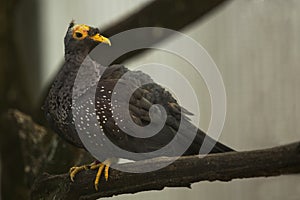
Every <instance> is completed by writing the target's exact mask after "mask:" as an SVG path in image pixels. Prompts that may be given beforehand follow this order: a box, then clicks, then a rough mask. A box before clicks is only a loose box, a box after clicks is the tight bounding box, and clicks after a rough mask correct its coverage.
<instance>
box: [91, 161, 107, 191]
mask: <svg viewBox="0 0 300 200" xmlns="http://www.w3.org/2000/svg"><path fill="white" fill-rule="evenodd" d="M111 164H112V160H111V159H107V160H105V161H104V162H103V163H96V162H94V164H93V165H91V166H90V169H97V168H98V172H97V175H96V178H95V181H94V185H95V189H96V190H98V184H99V181H100V178H101V174H102V172H103V169H104V178H105V180H106V181H107V180H108V171H109V167H110V165H111Z"/></svg>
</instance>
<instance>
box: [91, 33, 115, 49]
mask: <svg viewBox="0 0 300 200" xmlns="http://www.w3.org/2000/svg"><path fill="white" fill-rule="evenodd" d="M91 39H93V40H94V41H97V42H101V43H105V44H108V45H109V46H111V43H110V40H109V39H108V38H106V37H104V36H102V35H100V34H99V33H97V34H96V35H94V36H92V37H91Z"/></svg>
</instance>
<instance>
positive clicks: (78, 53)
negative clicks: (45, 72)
mask: <svg viewBox="0 0 300 200" xmlns="http://www.w3.org/2000/svg"><path fill="white" fill-rule="evenodd" d="M88 54H89V51H88V50H87V49H77V50H75V51H74V50H73V51H68V50H67V49H65V62H67V63H70V64H72V65H73V66H74V67H76V66H77V67H80V65H81V64H82V62H83V61H84V59H85V58H86V57H87V56H88Z"/></svg>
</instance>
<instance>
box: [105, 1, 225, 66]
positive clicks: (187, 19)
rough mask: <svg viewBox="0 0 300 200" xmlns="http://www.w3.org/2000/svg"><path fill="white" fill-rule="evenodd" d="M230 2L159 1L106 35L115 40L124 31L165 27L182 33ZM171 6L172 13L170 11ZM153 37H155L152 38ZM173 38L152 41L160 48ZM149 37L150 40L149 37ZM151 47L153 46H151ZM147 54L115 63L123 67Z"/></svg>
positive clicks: (121, 59) (147, 6)
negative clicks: (165, 41) (162, 42)
mask: <svg viewBox="0 0 300 200" xmlns="http://www.w3.org/2000/svg"><path fill="white" fill-rule="evenodd" d="M228 1H229V0H201V1H199V0H156V1H153V2H151V3H149V4H147V5H146V6H145V7H143V8H141V9H140V10H138V11H136V12H135V13H131V14H130V15H129V16H128V17H126V18H125V19H124V18H122V19H120V20H119V21H118V22H116V23H114V24H112V25H111V26H110V27H107V28H106V29H105V30H104V31H103V32H102V34H103V35H105V36H112V35H115V34H118V33H121V32H123V31H126V30H129V29H133V28H139V27H163V28H168V29H172V30H180V29H182V28H184V27H186V26H188V25H190V24H191V23H193V22H195V21H197V20H200V19H203V18H204V17H205V16H206V15H208V14H212V11H214V10H215V9H216V8H218V7H220V6H221V5H223V4H224V3H225V2H228ZM170 6H171V7H172V9H170ZM150 36H151V35H150ZM169 36H170V35H167V36H166V35H164V34H163V35H161V36H157V35H153V38H151V39H149V38H148V41H149V42H151V44H152V45H153V44H156V43H159V42H161V41H162V40H164V39H166V38H167V37H169ZM147 37H149V36H147ZM151 44H149V46H150V45H151ZM144 51H146V50H140V51H133V52H130V53H127V54H126V55H124V56H121V57H120V58H118V59H117V60H116V61H115V62H114V63H122V62H124V61H125V60H128V59H131V58H133V57H134V56H136V55H138V54H140V53H142V52H144Z"/></svg>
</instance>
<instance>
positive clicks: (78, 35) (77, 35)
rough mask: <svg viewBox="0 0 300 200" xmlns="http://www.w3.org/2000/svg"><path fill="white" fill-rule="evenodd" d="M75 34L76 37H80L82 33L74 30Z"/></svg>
mask: <svg viewBox="0 0 300 200" xmlns="http://www.w3.org/2000/svg"><path fill="white" fill-rule="evenodd" d="M75 35H76V37H77V38H81V37H82V36H83V35H82V33H79V32H76V33H75Z"/></svg>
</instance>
